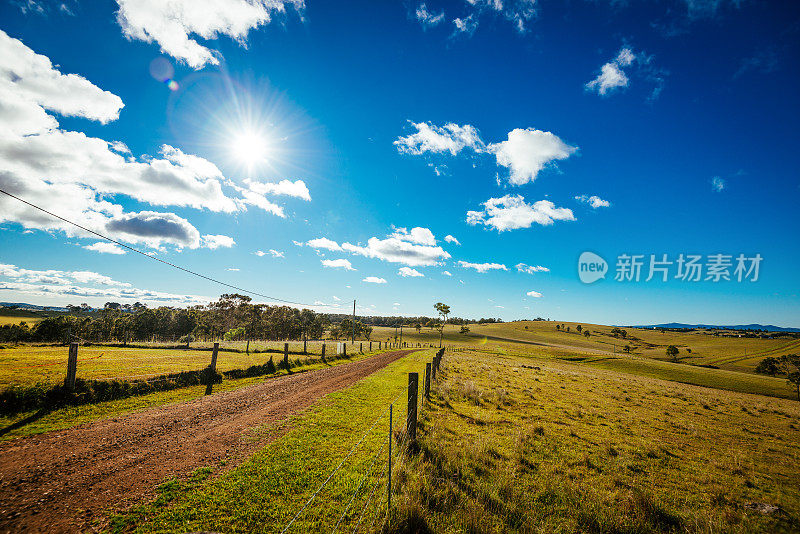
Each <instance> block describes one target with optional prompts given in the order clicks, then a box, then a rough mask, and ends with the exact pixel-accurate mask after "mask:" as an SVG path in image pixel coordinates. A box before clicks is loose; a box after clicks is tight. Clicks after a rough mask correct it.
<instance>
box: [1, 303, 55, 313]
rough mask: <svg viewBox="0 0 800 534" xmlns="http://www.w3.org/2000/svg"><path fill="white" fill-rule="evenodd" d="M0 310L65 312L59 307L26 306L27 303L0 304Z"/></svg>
mask: <svg viewBox="0 0 800 534" xmlns="http://www.w3.org/2000/svg"><path fill="white" fill-rule="evenodd" d="M0 308H16V309H18V310H28V311H60V312H64V311H67V309H66V308H62V307H61V306H38V305H36V304H28V303H27V302H0Z"/></svg>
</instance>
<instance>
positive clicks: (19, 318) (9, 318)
mask: <svg viewBox="0 0 800 534" xmlns="http://www.w3.org/2000/svg"><path fill="white" fill-rule="evenodd" d="M42 319H44V317H36V316H31V317H28V316H25V315H0V326H5V325H7V324H19V323H23V322H24V323H28V326H33V325H34V324H36V323H38V322H39V321H41V320H42Z"/></svg>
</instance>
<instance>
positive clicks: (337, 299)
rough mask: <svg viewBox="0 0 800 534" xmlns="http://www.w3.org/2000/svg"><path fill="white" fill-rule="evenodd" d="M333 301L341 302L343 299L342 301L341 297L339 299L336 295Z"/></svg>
mask: <svg viewBox="0 0 800 534" xmlns="http://www.w3.org/2000/svg"><path fill="white" fill-rule="evenodd" d="M333 300H336V301H339V300H342V299H340V298H339V297H337V296H336V295H334V296H333Z"/></svg>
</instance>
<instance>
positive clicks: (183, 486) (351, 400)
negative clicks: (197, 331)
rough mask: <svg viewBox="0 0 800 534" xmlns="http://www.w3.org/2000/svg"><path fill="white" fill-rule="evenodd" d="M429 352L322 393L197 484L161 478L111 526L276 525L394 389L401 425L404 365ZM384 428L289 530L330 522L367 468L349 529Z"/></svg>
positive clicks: (418, 366)
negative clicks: (241, 459) (241, 457)
mask: <svg viewBox="0 0 800 534" xmlns="http://www.w3.org/2000/svg"><path fill="white" fill-rule="evenodd" d="M432 355H433V351H430V350H428V351H420V352H417V353H414V354H411V355H409V356H406V357H405V358H402V359H400V360H398V361H396V362H394V363H392V364H390V365H389V366H387V367H386V368H385V369H383V370H382V371H379V372H378V373H375V374H373V375H371V376H369V377H366V378H364V379H363V380H361V381H359V382H358V383H356V384H355V385H354V386H352V387H350V388H348V389H346V390H343V391H339V392H336V393H332V394H330V395H328V396H327V397H325V398H324V399H323V400H322V401H321V402H319V403H318V404H316V405H315V406H314V407H313V408H312V409H310V410H308V411H307V412H305V413H303V414H300V415H298V416H296V417H294V418H292V419H291V420H289V421H284V422H281V423H278V426H279V427H281V428H288V429H289V430H288V432H287V433H286V434H285V435H283V436H282V437H281V438H279V439H277V440H276V441H274V442H272V443H271V444H270V445H268V446H266V447H265V448H264V449H262V450H260V451H258V452H257V453H255V454H254V455H253V456H252V457H251V458H250V459H249V460H247V461H246V462H245V463H244V464H242V465H240V466H239V467H237V468H235V469H233V470H231V471H225V469H224V468H222V467H221V466H211V467H213V468H214V469H215V470H220V471H222V473H221V474H219V476H213V477H210V478H209V480H208V481H206V482H204V483H201V484H198V483H196V482H194V481H192V479H191V478H189V480H188V481H186V482H181V481H167V482H168V486H162V488H166V489H162V491H161V494H160V495H159V497H158V498H157V499H156V500H155V501H153V502H151V503H149V504H147V505H143V506H139V507H136V508H134V509H132V510H130V511H128V512H127V513H125V514H121V515H118V516H116V517H114V518H113V519H112V523H111V527H110V529H111V530H112V531H113V530H123V529H132V530H135V531H137V532H167V531H176V530H180V531H187V532H188V531H201V530H205V531H220V532H280V531H281V530H282V529H283V527H284V526H285V525H286V524H287V523H288V522H289V521H290V519H291V518H292V517H293V516H294V514H295V513H296V512H297V511H298V510H300V509H301V508H302V506H303V505H304V504H305V503H306V501H307V500H308V499H309V497H310V496H311V495H312V493H313V492H314V491H315V490H316V489H317V488H318V487H319V486H320V484H321V483H322V482H323V481H324V480H325V479H326V478H327V477H328V475H329V474H330V473H331V472H332V470H333V468H334V467H335V466H336V465H337V464H338V463H339V462H340V461H341V460H342V459H343V458H345V456H346V455H347V453H348V451H349V450H350V449H351V448H352V447H353V446H354V445H355V444H356V443H357V442H358V440H359V439H360V438H361V436H362V435H363V434H364V433H365V431H366V430H367V429H368V428H369V427H370V425H371V424H372V423H373V422H374V421H375V419H376V418H377V417H379V416H381V415H383V416H385V414H386V411H387V408H388V405H389V403H390V402H391V401H392V400H393V399H396V398H398V397H399V398H400V401H399V402H398V403H397V404H396V408H395V414H394V415H395V418H394V423H395V425H394V426H395V428H400V427H402V425H403V415H404V413H405V409H406V405H405V388H406V386H407V373H408V372H409V371H424V362H425V361H430V359H431V357H432ZM387 429H388V420H386V419H385V418H384V419H381V420H380V421H379V423H378V425H377V426H376V427H375V428H374V429H373V431H371V432H369V433H368V434H367V437H366V439H365V441H364V443H363V444H362V445H361V446H360V447H359V448H358V449H356V451H355V453H354V454H353V455H352V456H351V457H350V458H349V459H348V461H346V462H345V464H344V465H343V467H342V469H341V470H340V471H339V472H337V473H336V475H335V476H334V477H333V478H332V479H331V482H330V483H329V484H328V485H327V486H326V487H325V489H323V491H321V492H320V493H319V495H318V496H317V498H316V500H315V502H314V503H313V505H312V506H311V507H309V509H308V510H307V511H306V513H304V514H303V515H301V516H300V517H299V519H298V520H297V522H296V523H295V524H294V525H293V527H292V530H291V532H308V531H320V530H325V531H330V530H332V528H333V526H334V525H335V524H336V522H337V520H338V519H339V518H340V517H341V514H342V512H343V510H344V509H345V507H346V506H347V503H348V502H349V500H350V498H351V496H352V495H353V494H354V492H355V491H356V489H357V487H358V484H359V482H360V481H361V480H362V478H363V476H364V474H365V473H367V474H370V473H371V475H370V476H368V477H367V478H366V482H365V483H364V485H363V486H362V489H361V491H360V492H359V493H358V496H357V497H356V499H355V502H354V505H353V506H352V508H351V511H350V513H348V514H347V515H345V517H344V520H343V522H342V525H341V526H340V530H341V531H342V532H349V531H352V530H353V528H354V526H355V524H356V522H357V521H358V517H359V514H360V513H361V511H362V509H364V506H365V504H366V502H367V497H368V494H369V491H370V490H371V488H372V487H373V484H374V483H375V482H378V483H380V482H381V480H382V479H381V477H382V475H381V473H382V470H383V469H384V468H385V465H386V464H385V462H384V461H385V459H386V456H387V450H386V449H384V450H383V453H382V454H381V455H380V457H379V458H381V462H378V463H376V464H372V463H371V461H372V458H373V457H374V455H375V453H376V452H377V451H378V450H379V449H380V447H381V445H384V444H386V442H387V432H388V430H387ZM275 430H276V428H275V427H274V426H273V427H269V426H265V427H261V428H258V429H254V431H253V432H256V433H271V432H275ZM370 467H372V469H371V470H370ZM377 493H378V495H377V498H373V501H372V506H370V507H368V508H367V510H366V513H365V516H364V519H363V521H364V522H365V523H366V524H369V523H370V522H371V521H373V520H374V519H375V517H376V514H377V513H379V512H377V511H376V510H377V505H381V506H382V505H383V502H384V501H385V498H386V492H385V488H384V487H383V486H378V491H377ZM383 511H385V508H384V510H381V512H383Z"/></svg>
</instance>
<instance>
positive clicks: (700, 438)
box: [112, 347, 800, 533]
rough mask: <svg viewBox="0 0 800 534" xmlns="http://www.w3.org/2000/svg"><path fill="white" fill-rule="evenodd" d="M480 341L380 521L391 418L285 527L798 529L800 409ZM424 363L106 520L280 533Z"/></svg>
mask: <svg viewBox="0 0 800 534" xmlns="http://www.w3.org/2000/svg"><path fill="white" fill-rule="evenodd" d="M476 348H478V347H476ZM478 349H481V350H466V351H464V352H456V353H448V354H447V356H446V357H445V360H444V362H445V363H444V370H445V373H444V375H443V376H442V380H441V381H440V382H438V384H436V385H435V386H434V396H433V401H432V402H431V404H429V405H426V406H425V407H423V409H422V412H421V413H422V416H421V423H420V424H421V427H420V433H419V449H418V450H414V451H412V452H410V453H408V454H405V453H404V454H403V455H402V456H401V457H399V458H398V460H399V461H395V464H394V469H393V493H394V496H393V503H394V506H393V510H392V512H391V514H389V515H388V518H387V516H386V512H385V499H386V495H385V484H386V478H385V475H384V474H382V471H381V468H382V467H384V466H385V464H381V463H380V462H376V463H375V464H373V463H372V461H373V458H374V457H375V456H374V454H375V453H376V452H377V451H379V450H381V449H380V448H381V446H382V445H385V438H386V430H385V428H383V427H385V426H386V425H387V421H386V419H385V417H384V418H383V419H381V420H380V421H379V424H378V428H379V429H378V430H373V431H370V432H367V433H366V435H367V438H366V439H365V441H364V442H363V443H362V444H361V445H360V446H359V448H357V449H356V450H355V452H354V453H353V454H352V455H351V456H350V457H347V459H346V461H345V462H344V464H343V467H342V469H341V470H340V471H338V472H336V474H335V475H334V476H333V477H332V479H331V482H330V484H329V485H328V486H326V487H325V488H324V489H323V491H321V492H320V493H319V494H318V495H317V497H316V498H315V500H314V501H313V502H312V505H311V506H309V508H308V509H307V510H306V511H305V512H303V513H302V514H301V515H300V516H299V517H298V520H297V522H296V523H294V524H293V525H292V528H291V529H290V532H307V531H333V530H335V527H336V526H337V522H338V521H340V519H341V524H339V525H338V529H339V530H340V531H343V532H352V531H353V530H354V528H355V527H356V525H357V524H358V521H359V519H360V520H361V527H360V528H361V529H362V531H374V530H376V529H378V527H379V526H380V525H383V526H384V527H385V529H384V531H385V532H498V533H500V532H620V533H621V532H629V533H636V532H641V533H646V532H698V533H700V532H704V533H706V532H743V533H744V532H793V531H796V530H797V529H798V527H799V526H800V523H798V522H797V520H798V518H800V490H798V487H800V463H798V460H800V445H798V441H799V440H800V404H798V403H797V402H792V401H788V400H785V399H777V398H769V397H762V396H754V395H748V394H741V393H734V392H727V391H720V390H715V389H710V388H701V387H695V386H688V385H684V384H677V383H675V382H669V381H664V380H659V379H653V378H646V377H632V376H630V375H628V374H624V373H619V372H616V371H612V370H608V369H600V368H596V367H591V368H590V367H586V366H585V365H583V364H582V363H575V362H567V361H561V360H558V359H554V358H549V357H545V358H541V359H538V358H536V357H533V356H531V355H526V356H511V355H508V354H502V353H497V352H491V351H487V350H486V349H483V348H478ZM431 357H432V351H421V352H419V353H416V354H414V355H412V356H409V357H406V358H404V359H402V360H399V361H398V362H395V363H394V364H392V365H390V366H389V367H387V368H386V369H384V370H383V371H381V372H379V373H377V374H375V375H372V376H370V377H367V378H365V379H364V380H362V381H361V382H359V383H358V384H356V385H355V386H354V387H352V388H349V389H348V390H345V391H341V392H338V393H335V394H332V395H329V396H328V397H326V399H325V400H323V401H322V402H320V403H319V404H318V405H317V406H316V407H315V408H314V409H312V410H310V411H308V412H306V413H304V414H301V415H299V416H297V417H296V418H295V419H293V420H291V421H289V422H288V423H286V426H287V427H288V428H290V430H289V431H288V433H286V434H285V435H284V436H283V437H280V438H278V439H277V440H276V441H274V442H273V443H272V444H270V445H268V446H267V447H266V448H264V449H263V450H261V451H260V452H258V453H256V454H255V455H254V456H253V457H251V458H250V459H249V460H248V461H247V462H246V463H244V464H243V465H241V466H239V467H237V468H235V469H233V470H226V468H225V466H224V465H213V466H211V465H210V466H207V468H206V469H202V470H199V471H198V472H196V473H193V474H187V477H186V478H185V479H181V480H177V479H175V480H168V481H165V482H164V483H163V484H162V485H161V486H160V487H159V491H158V497H157V498H156V499H155V500H154V501H152V502H150V503H148V504H145V505H141V506H138V507H136V508H133V509H131V510H130V511H129V512H127V513H125V514H122V515H118V516H115V517H114V518H113V521H112V527H113V528H112V530H117V531H123V530H124V531H128V530H131V531H136V532H164V531H173V530H178V529H180V530H185V531H220V532H280V531H281V530H282V529H283V527H284V526H285V525H286V524H287V523H288V522H289V520H290V519H291V518H292V517H293V516H294V514H295V513H296V512H297V511H298V510H300V509H301V507H302V506H303V504H304V503H305V502H306V501H307V500H308V499H309V497H310V496H311V495H312V494H313V492H314V491H315V490H316V489H317V488H318V487H319V486H320V484H321V483H322V482H323V481H324V480H325V479H326V478H327V477H328V475H330V474H331V472H332V471H333V469H334V467H335V466H337V465H338V464H339V462H340V461H341V460H342V459H344V458H345V457H346V455H347V453H348V451H350V449H351V447H353V446H354V445H356V443H358V440H359V439H360V438H361V436H362V435H363V434H364V433H365V431H366V430H367V429H368V428H369V427H370V425H371V424H372V423H373V422H374V421H375V419H376V417H378V416H384V415H385V410H386V406H387V405H388V403H389V402H390V401H391V399H393V398H395V397H396V396H397V395H398V394H399V395H400V399H399V400H398V402H397V403H396V405H395V428H401V427H402V426H403V421H402V416H403V414H404V413H405V403H404V402H403V401H404V398H405V395H404V386H405V384H406V373H407V372H409V371H422V366H423V363H424V361H428V360H429V359H430V358H431ZM701 369H702V368H701ZM398 416H399V417H398ZM272 431H275V429H274V428H267V427H265V428H260V429H255V430H254V432H272ZM401 439H402V433H400V432H398V433H396V434H395V441H394V446H395V448H396V447H397V446H398V440H401ZM384 456H385V451H382V452H381V455H379V458H382V457H384ZM400 458H402V460H400ZM373 487H375V488H377V490H376V493H377V495H378V497H377V500H376V499H375V496H374V495H373V497H372V499H371V500H370V494H371V490H372V488H373ZM351 501H352V503H351ZM382 501H383V502H382ZM367 503H369V504H368V505H367ZM365 505H367V506H365ZM770 507H775V508H770ZM345 510H347V511H346V512H345ZM362 510H364V515H363V517H362V516H361V515H360V514H361V512H362ZM759 510H761V511H759ZM770 510H772V511H770ZM764 511H766V512H768V513H762V512H764ZM373 521H376V522H375V523H374V528H366V526H367V525H373ZM384 522H385V524H384Z"/></svg>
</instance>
